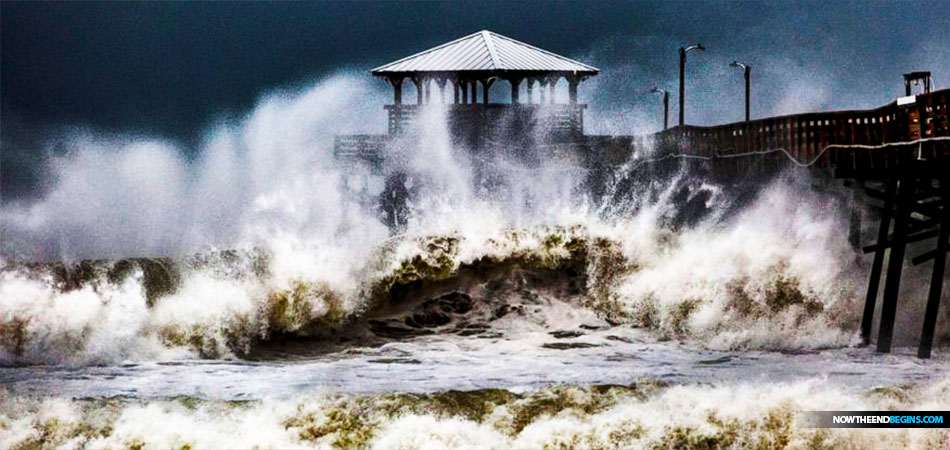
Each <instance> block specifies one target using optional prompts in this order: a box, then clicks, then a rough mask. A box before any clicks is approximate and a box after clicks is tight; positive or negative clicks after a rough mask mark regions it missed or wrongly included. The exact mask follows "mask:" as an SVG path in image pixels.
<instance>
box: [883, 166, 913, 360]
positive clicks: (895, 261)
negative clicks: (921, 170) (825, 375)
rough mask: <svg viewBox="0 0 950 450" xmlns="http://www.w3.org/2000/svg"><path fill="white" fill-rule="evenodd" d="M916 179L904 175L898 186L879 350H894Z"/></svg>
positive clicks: (887, 351)
mask: <svg viewBox="0 0 950 450" xmlns="http://www.w3.org/2000/svg"><path fill="white" fill-rule="evenodd" d="M915 183H916V178H915V177H914V176H913V175H905V176H903V177H901V180H900V185H899V186H898V192H897V210H896V211H895V213H894V238H893V244H892V246H891V253H890V255H889V258H888V260H887V280H885V284H884V299H883V303H882V304H881V326H880V328H879V329H878V332H877V351H878V353H890V352H891V340H892V339H893V337H894V318H895V315H896V313H897V296H898V294H899V293H900V287H901V286H900V285H901V271H902V269H903V268H904V249H905V248H906V243H905V242H904V237H905V235H906V234H907V222H909V221H910V213H911V210H912V206H911V203H912V202H913V201H914V187H915V186H914V184H915ZM885 239H886V236H885Z"/></svg>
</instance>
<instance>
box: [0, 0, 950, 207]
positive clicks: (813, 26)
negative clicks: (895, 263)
mask: <svg viewBox="0 0 950 450" xmlns="http://www.w3.org/2000/svg"><path fill="white" fill-rule="evenodd" d="M824 3H827V2H809V3H800V2H778V3H777V4H772V3H753V2H731V3H725V2H668V1H664V2H586V1H585V2H489V3H485V2H475V3H473V2H446V3H431V2H426V3H396V2H359V3H350V2H345V3H344V2H339V3H324V2H320V3H276V2H275V3H247V2H206V3H190V2H189V3H184V2H156V3H148V2H84V3H67V2H50V3H39V2H5V3H3V5H2V8H0V19H2V24H0V25H2V27H0V33H2V36H0V108H2V113H3V121H2V124H0V125H2V130H0V131H2V136H0V150H2V153H0V159H2V161H0V170H2V173H0V192H2V193H3V198H4V199H10V198H15V197H18V196H21V195H24V194H27V193H28V192H30V191H31V190H33V189H35V188H36V186H37V183H38V181H39V180H41V178H42V177H41V176H39V175H37V174H36V170H37V167H39V166H40V164H41V162H42V160H43V155H44V154H45V152H48V151H51V150H50V149H47V148H45V147H44V146H43V144H44V139H40V138H39V137H42V138H47V137H48V136H49V135H50V133H51V132H55V131H51V130H57V129H62V128H63V127H64V126H82V127H91V128H93V129H96V130H104V131H111V132H121V133H133V134H134V133H140V134H147V135H156V136H162V137H165V138H170V139H174V140H177V141H180V142H183V143H185V146H184V147H185V148H186V149H188V148H195V147H196V146H195V145H192V144H194V143H195V141H196V140H197V139H199V138H200V136H201V133H202V131H203V130H204V129H206V127H207V126H208V125H209V123H211V122H213V121H215V120H219V119H227V118H229V117H235V116H240V115H242V114H244V113H245V112H246V111H247V110H248V109H249V108H251V107H252V106H253V104H254V102H255V100H256V99H257V98H258V97H259V96H260V95H261V94H262V93H264V92H266V91H269V90H273V89H278V88H281V87H293V86H295V85H299V84H301V83H303V82H306V81H307V80H311V79H315V78H319V77H321V76H324V75H326V74H328V73H330V72H333V71H336V70H339V69H341V68H344V67H347V68H352V69H357V70H365V69H368V68H371V67H373V66H375V65H378V64H382V63H385V62H388V61H390V60H393V59H395V58H397V57H401V56H404V55H406V54H409V53H411V52H414V51H417V50H420V49H423V48H427V47H429V46H432V45H436V44H439V43H442V42H445V41H446V40H449V39H452V38H455V37H458V36H461V35H464V34H467V33H470V32H473V31H476V30H479V29H491V30H493V31H496V32H499V33H501V34H505V35H509V36H512V37H514V38H516V39H520V40H523V41H526V42H529V43H533V44H536V45H539V46H541V47H543V48H546V49H549V50H552V51H554V52H557V53H561V54H565V55H569V56H572V57H577V58H581V59H584V60H585V61H587V62H590V63H591V64H594V65H596V66H598V67H600V68H602V69H604V71H603V72H602V74H601V76H600V77H598V78H597V79H596V80H595V81H593V82H591V83H590V85H589V86H586V90H585V91H584V92H582V95H584V94H586V95H587V96H588V100H589V101H590V102H591V103H593V104H594V105H593V107H594V110H595V111H594V113H595V115H596V116H598V117H600V118H601V119H604V122H607V121H608V120H606V119H612V118H614V117H617V118H618V119H617V120H610V121H611V122H616V123H620V124H621V128H622V129H621V130H619V131H626V132H629V131H630V129H632V128H636V129H641V130H642V129H643V128H644V127H649V126H655V125H656V124H657V121H656V117H655V112H656V105H657V104H658V103H657V101H656V99H655V98H651V97H649V96H647V95H645V94H644V91H645V90H646V89H648V88H649V87H650V86H652V85H653V84H655V83H659V84H661V85H663V86H664V87H666V88H669V89H671V90H675V87H676V85H675V80H676V70H677V65H676V64H677V63H676V49H677V47H679V46H680V45H683V44H688V43H693V42H696V41H702V42H703V43H704V44H706V45H707V46H708V47H709V51H708V52H707V53H706V54H703V55H696V56H695V58H693V57H692V55H691V61H690V77H689V90H690V95H689V98H690V100H692V102H691V103H690V105H692V106H691V108H690V109H689V110H688V115H689V118H690V119H689V120H690V121H691V122H693V123H714V122H725V121H732V120H737V119H739V118H740V117H741V116H740V114H741V110H740V109H739V108H736V107H735V102H736V96H737V95H738V93H739V92H740V89H741V86H740V84H739V81H740V77H739V74H738V73H734V72H733V71H734V69H730V68H728V67H726V63H727V62H728V61H731V60H732V59H740V60H744V61H746V62H748V63H749V64H751V65H752V66H753V67H754V69H753V71H754V72H753V78H754V82H755V87H754V106H753V114H754V115H759V116H761V115H768V114H776V113H784V112H791V111H793V110H798V109H829V108H838V107H870V106H876V105H878V104H882V103H885V102H887V101H889V100H890V99H891V98H892V97H894V96H895V95H897V94H898V93H899V92H900V74H901V73H902V72H904V71H908V70H919V69H930V70H933V71H934V73H935V78H936V81H937V83H938V85H940V86H946V85H947V81H948V79H950V51H948V48H950V38H948V37H947V30H948V29H950V12H948V11H950V8H947V7H946V2H833V4H832V5H825V4H824ZM671 103H672V104H673V105H672V106H673V109H672V111H671V116H673V117H675V114H676V110H675V104H676V99H675V97H674V98H672V99H671ZM625 121H626V122H627V123H626V124H625V125H624V122H625ZM607 128H609V127H607ZM606 131H611V130H609V129H607V130H606ZM644 131H648V130H644ZM52 151H55V149H52Z"/></svg>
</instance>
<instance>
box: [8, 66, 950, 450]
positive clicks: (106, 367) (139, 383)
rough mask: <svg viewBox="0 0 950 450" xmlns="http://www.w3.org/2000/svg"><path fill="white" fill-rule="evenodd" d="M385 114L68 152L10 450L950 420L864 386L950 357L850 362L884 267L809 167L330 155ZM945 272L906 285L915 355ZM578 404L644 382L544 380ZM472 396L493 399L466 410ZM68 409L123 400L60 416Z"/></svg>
mask: <svg viewBox="0 0 950 450" xmlns="http://www.w3.org/2000/svg"><path fill="white" fill-rule="evenodd" d="M384 101H385V98H384V96H383V92H382V90H381V89H379V86H378V85H372V84H370V83H369V82H368V81H364V80H363V77H358V78H357V77H354V76H350V75H348V74H341V75H336V76H333V77H330V78H327V79H325V80H322V81H320V82H318V83H316V84H315V85H313V86H312V87H309V88H307V89H304V90H302V91H300V92H279V93H275V94H272V95H268V96H266V97H264V98H263V99H262V100H261V101H260V102H259V104H258V105H257V107H256V108H255V109H254V110H253V111H251V112H250V113H248V114H247V116H246V117H245V118H243V119H241V120H240V121H236V122H228V123H221V124H218V125H216V126H214V127H212V128H211V129H209V131H208V134H207V138H206V139H205V141H204V143H203V144H202V146H201V148H200V151H199V152H198V153H197V154H196V156H194V157H186V156H184V155H185V154H186V153H187V152H184V151H183V150H182V149H181V148H179V147H178V146H177V145H176V144H175V143H173V142H169V141H163V140H160V139H149V138H143V137H139V136H122V135H100V134H96V133H94V132H88V131H77V132H75V133H72V134H69V135H68V137H67V138H65V139H64V140H62V141H61V142H59V143H58V144H59V145H64V146H65V148H66V149H67V151H66V152H65V153H64V154H63V155H61V156H57V157H52V158H50V159H49V161H48V162H47V169H46V172H45V179H47V180H48V184H47V186H46V188H45V191H44V192H43V193H42V195H39V196H38V197H36V198H33V199H31V200H23V201H20V202H8V203H4V204H3V206H2V207H0V208H2V209H0V229H2V231H3V248H2V250H3V259H0V366H2V367H0V379H2V380H3V381H4V390H0V425H2V426H3V428H4V429H8V430H13V431H15V432H14V433H10V434H7V435H5V436H3V435H0V445H19V444H18V443H24V442H33V441H36V440H37V439H39V440H40V441H41V442H46V443H57V444H56V445H60V444H62V445H75V446H92V447H96V446H101V445H132V444H134V443H136V442H148V443H150V444H153V445H158V446H176V445H179V444H182V443H190V444H189V445H197V446H204V445H208V446H218V445H222V443H227V442H234V443H236V444H235V445H245V444H249V443H250V442H256V443H259V444H260V445H262V446H277V447H295V446H301V445H320V446H324V447H326V446H336V447H347V446H353V445H356V446H370V447H382V448H392V447H396V446H407V447H426V446H436V447H441V446H463V447H464V446H483V445H486V444H485V442H486V441H484V439H489V441H490V442H488V444H487V445H491V446H495V447H512V446H515V447H537V446H542V445H548V444H550V445H554V444H557V445H561V444H565V445H566V444H569V443H572V444H571V445H576V446H582V447H584V446H595V447H605V448H610V447H623V446H629V445H630V443H632V442H637V443H640V444H642V445H661V444H663V443H665V444H666V445H672V446H674V447H675V446H677V445H679V444H681V443H682V442H686V441H683V439H687V441H688V440H689V439H693V437H695V436H707V437H709V436H712V437H709V438H710V439H713V438H715V439H719V441H716V442H721V443H723V444H724V445H726V444H728V442H736V441H735V439H742V440H743V442H760V443H774V440H775V439H790V440H791V442H797V443H805V442H815V439H819V438H820V439H825V440H826V441H827V442H829V443H832V444H829V445H835V444H841V443H845V442H847V443H849V445H857V446H859V447H864V446H871V445H872V444H873V443H872V441H871V440H868V438H867V436H866V435H860V436H858V435H854V434H840V433H839V434H833V435H816V434H814V433H812V432H810V431H803V430H801V429H794V430H795V431H794V432H792V431H789V430H792V429H791V428H788V426H789V425H788V424H790V423H793V421H794V413H795V411H798V410H802V409H806V408H808V409H821V408H826V409H835V408H839V409H846V408H855V407H866V408H870V409H873V408H886V407H899V408H916V407H927V408H930V409H941V408H942V406H941V405H944V404H946V403H947V400H946V399H947V384H946V382H942V383H940V384H937V385H936V386H935V387H933V388H927V389H924V388H913V389H911V388H907V391H906V392H904V391H900V392H898V394H899V395H898V394H894V395H897V396H896V397H892V396H891V394H890V391H881V392H878V391H875V390H872V391H870V392H871V394H867V395H871V397H868V396H867V395H865V394H862V393H861V391H857V390H856V389H858V388H856V387H854V386H861V389H866V388H867V387H868V386H869V383H872V382H873V380H874V379H877V378H880V377H881V374H888V376H893V377H894V379H895V380H896V381H895V382H898V381H900V382H906V381H910V380H920V379H925V378H926V377H934V376H936V375H934V374H935V373H938V372H940V365H939V364H944V363H943V362H938V363H936V364H937V365H918V364H915V363H908V362H902V361H900V360H889V359H887V358H875V357H871V356H868V355H866V354H865V353H864V352H863V349H856V348H852V347H853V346H854V345H855V344H857V338H856V336H857V334H856V333H857V328H858V325H859V320H860V311H861V306H862V305H863V299H864V295H863V289H864V288H863V285H864V283H865V277H866V271H867V268H866V267H865V266H864V264H865V263H862V259H861V258H860V255H859V254H858V251H857V250H855V249H853V248H852V247H851V246H850V245H849V244H848V243H847V239H846V238H845V236H847V230H848V223H847V218H848V215H849V214H850V211H848V209H847V208H848V206H847V204H846V201H845V197H843V196H842V195H840V194H838V193H836V192H834V191H833V190H830V191H829V190H822V189H815V188H814V184H815V180H814V179H813V178H812V176H811V175H810V174H809V173H807V172H800V171H789V172H787V173H785V174H783V175H782V176H780V177H778V178H776V179H775V180H772V181H771V182H769V183H767V184H766V185H764V186H759V187H756V188H754V189H752V188H751V187H742V186H740V187H736V185H721V184H717V183H715V182H712V181H710V180H708V179H705V178H703V177H702V176H700V175H698V174H696V173H693V172H691V171H690V170H689V169H688V168H686V167H685V166H684V168H682V169H681V170H679V171H678V172H676V173H673V174H672V175H671V176H664V177H658V178H655V179H651V178H649V177H652V176H653V174H654V172H652V171H649V170H645V169H643V168H644V167H645V166H643V164H642V162H643V161H642V160H637V161H631V162H630V163H628V164H626V165H624V166H620V167H617V168H615V169H612V171H611V172H609V173H608V174H607V175H606V179H605V180H601V181H603V189H601V190H600V191H598V192H594V191H595V189H592V184H593V183H594V180H593V179H592V177H593V175H592V171H591V170H590V169H589V168H588V167H585V165H584V164H583V163H582V162H581V161H580V160H579V159H578V158H573V157H571V156H570V155H565V154H563V153H561V152H558V151H557V149H554V148H548V147H539V148H531V149H527V150H525V149H520V151H522V152H524V151H527V152H529V153H532V154H530V155H521V156H520V157H513V156H512V153H514V152H515V149H508V148H505V147H496V148H492V149H489V150H486V151H485V152H476V151H473V150H472V149H469V148H466V147H465V146H464V145H462V144H459V143H457V142H453V140H452V139H451V136H450V134H449V131H448V127H447V125H446V120H445V110H444V109H443V108H441V107H440V106H438V105H433V107H432V108H429V109H427V110H426V111H424V112H423V113H422V114H421V115H420V117H419V118H418V122H417V125H416V126H417V128H416V130H415V133H413V134H411V135H410V136H408V137H405V138H402V139H399V140H397V141H394V142H393V145H392V146H391V148H390V152H389V153H388V154H387V155H385V160H384V162H383V163H382V165H381V166H380V167H376V168H374V167H373V166H372V164H367V163H364V162H360V161H356V160H346V159H338V158H336V157H334V156H333V137H334V136H335V135H338V134H346V133H353V132H365V131H373V130H374V129H373V126H374V125H373V124H379V123H384V119H385V118H384V117H383V114H382V113H381V112H380V111H379V110H378V109H379V108H378V105H380V104H382V103H383V102H384ZM354 107H356V109H355V110H354V109H353V108H354ZM604 127H608V125H605V124H602V126H601V128H604ZM525 156H527V157H525ZM648 156H649V155H636V157H638V158H643V157H648ZM526 161H531V162H526ZM631 186H636V187H633V188H632V187H631ZM744 189H751V190H749V191H746V190H744ZM397 197H398V200H399V201H393V202H387V201H386V200H387V199H397ZM394 204H395V205H396V206H393V205H394ZM867 222H868V221H866V223H867ZM139 257H145V259H127V258H139ZM159 257H168V258H159ZM84 259H105V260H106V261H96V262H91V263H89V262H87V263H79V261H80V260H84ZM57 260H65V261H67V262H68V263H67V264H66V265H61V264H58V263H56V262H55V261H57ZM31 261H40V262H47V264H45V265H44V264H32V263H30V262H31ZM83 264H85V265H83ZM923 278H924V277H923V276H922V275H921V274H920V273H917V272H915V271H913V270H911V271H909V273H908V274H907V279H908V280H914V281H913V282H912V284H911V286H910V287H909V288H908V289H905V290H904V291H902V304H901V307H900V311H901V312H900V314H899V316H898V323H899V324H901V326H899V327H898V330H897V342H898V343H899V344H901V345H907V344H911V343H914V342H915V339H916V337H917V336H916V333H917V331H918V329H919V328H918V325H917V324H919V323H920V320H921V319H920V316H921V310H922V307H921V304H922V302H923V299H924V298H925V296H924V295H923V293H922V291H923V289H924V286H926V284H925V283H924V282H923V281H921V280H922V279H923ZM77 280H78V281H77ZM947 323H948V322H944V323H942V324H941V325H940V326H939V327H938V343H939V342H942V340H945V339H946V336H947V335H948V333H950V329H948V325H947ZM828 349H832V350H828ZM786 352H787V353H790V354H785V353H786ZM939 352H940V349H939V348H938V356H939ZM247 359H250V360H252V361H253V362H247V361H245V360H247ZM697 360H698V361H699V362H696V361H697ZM60 365H65V367H66V369H64V368H62V367H60ZM381 365H382V366H381ZM386 365H389V366H386ZM787 365H793V366H794V367H795V368H796V369H795V370H789V369H788V368H787V367H786V366H787ZM381 367H382V368H381ZM386 367H390V368H392V369H385V368H386ZM403 367H405V369H403ZM515 367H517V368H519V369H518V370H513V368H515ZM522 367H524V368H525V369H521V368H522ZM530 367H534V369H536V370H535V371H531V370H529V369H528V368H530ZM73 371H79V372H80V373H81V376H79V377H78V378H77V377H76V376H73V375H72V374H73ZM357 373H358V374H359V377H358V378H357V377H356V375H355V374H357ZM749 373H756V374H757V375H756V376H752V375H749ZM819 373H820V374H823V375H821V377H823V378H822V379H818V380H804V381H803V378H808V377H812V376H815V374H819ZM875 377H877V378H875ZM652 378H656V379H658V380H660V381H658V383H659V384H658V385H653V384H650V383H653V382H651V381H649V380H650V379H652ZM77 380H79V381H77ZM181 380H187V382H183V381H181ZM641 380H647V381H644V382H643V383H646V384H643V385H639V384H637V383H639V382H640V381H641ZM772 380H788V381H787V383H785V384H774V382H773V381H772ZM868 380H871V381H868ZM557 382H561V383H576V384H580V385H586V384H615V383H634V384H633V385H630V386H628V387H609V388H603V387H593V388H583V387H576V388H575V387H553V388H551V387H544V386H548V385H549V384H551V383H557ZM680 382H682V383H685V384H684V385H682V386H677V385H673V386H668V385H667V384H666V383H680ZM696 382H698V383H700V384H709V383H712V384H713V385H711V386H706V385H703V386H700V385H694V384H691V383H696ZM735 383H739V384H738V385H736V384H735ZM720 384H721V385H720ZM326 386H337V387H338V388H339V389H340V391H341V393H340V394H335V393H333V392H332V389H329V388H327V387H326ZM650 386H652V387H650ZM317 387H319V389H321V390H318V391H316V392H311V391H308V389H312V388H317ZM496 387H497V388H500V389H501V391H499V390H493V388H496ZM473 388H482V389H485V388H488V389H486V390H485V391H472V393H468V394H464V393H463V394H459V393H458V392H457V391H452V389H473ZM6 389H10V390H11V391H12V393H8V392H7V391H6ZM322 389H329V392H324V391H323V390H322ZM392 389H395V390H396V391H406V392H422V393H427V394H424V395H423V394H408V393H407V394H405V395H403V394H399V393H393V394H386V393H385V392H387V391H388V390H392ZM605 389H606V390H605ZM901 389H903V388H901ZM432 391H445V393H443V394H438V393H436V394H428V393H429V392H432ZM380 392H383V393H380ZM499 392H503V393H499ZM513 392H517V393H513ZM882 392H883V393H882ZM49 393H62V397H70V396H71V397H75V398H100V397H101V398H111V399H112V400H107V401H105V403H86V402H84V401H81V400H69V399H67V398H56V397H57V395H58V394H57V395H53V396H47V397H46V398H42V397H39V398H34V397H36V396H42V395H46V394H49ZM364 393H365V394H364ZM21 395H22V396H21ZM179 395H184V396H186V397H185V398H186V400H185V404H184V406H182V405H180V404H178V403H177V401H176V400H167V399H166V400H162V399H163V398H165V397H169V396H179ZM355 395H364V396H363V397H356V396H355ZM420 395H422V396H420ZM440 395H444V396H450V397H451V396H454V395H467V396H471V397H472V398H475V400H472V399H471V398H469V397H465V398H466V399H467V400H465V401H466V402H468V401H475V402H476V403H474V404H476V405H480V404H481V403H477V402H480V401H483V400H481V399H482V396H484V398H485V400H484V402H487V403H485V404H484V405H483V407H481V406H480V407H478V408H479V409H476V411H481V412H477V413H472V412H471V411H468V410H459V411H456V410H454V409H444V408H446V407H445V404H447V403H445V402H449V403H448V404H453V405H461V404H466V405H467V404H469V403H464V402H462V403H459V402H458V401H457V400H454V399H450V400H445V399H443V398H442V397H439V396H440ZM27 396H33V397H29V398H28V397H27ZM116 396H122V397H123V398H128V400H115V398H117V397H116ZM190 396H194V399H192V397H190ZM498 396H501V397H498ZM156 397H158V399H156ZM137 398H138V399H137ZM189 399H190V400H189ZM195 399H210V400H207V401H206V400H200V402H199V403H197V404H194V402H195V401H198V400H195ZM245 399H252V403H250V404H249V405H248V406H246V407H240V408H235V407H234V405H235V404H236V403H228V402H231V401H234V400H240V401H243V400H245ZM726 399H730V400H726ZM225 400H226V401H227V402H225ZM189 402H191V403H189ZM453 402H454V403H453ZM539 404H540V405H548V406H544V407H543V408H542V409H541V410H538V409H537V408H539V406H537V405H539ZM551 405H554V406H551ZM750 408H751V409H750ZM749 411H753V412H749ZM397 412H398V413H397ZM766 416H767V417H769V418H770V419H769V420H768V421H766V420H764V419H760V418H761V417H766ZM658 417H659V419H658ZM355 418H359V419H355ZM341 421H342V422H341ZM159 423H161V424H170V425H167V426H165V428H161V427H160V428H155V427H152V426H151V425H149V426H148V427H146V428H143V426H144V425H143V424H159ZM176 424H177V425H176ZM185 424H189V425H187V426H186V425H185ZM191 424H198V426H196V427H193V426H191ZM185 429H187V430H191V431H188V432H183V431H180V430H185ZM247 429H254V430H257V431H256V432H255V433H254V434H253V436H252V435H247V434H241V433H243V431H235V430H247ZM433 429H438V430H440V431H439V432H438V433H432V432H430V431H427V430H433ZM42 430H46V431H42ZM684 433H685V434H684ZM485 436H487V438H486V437H485ZM691 436H693V437H691ZM737 436H738V437H737ZM777 436H778V437H777ZM783 436H784V437H783ZM816 436H818V437H816ZM476 437H477V438H476ZM878 438H879V439H884V440H886V441H887V442H902V443H908V442H910V445H913V446H927V445H929V443H933V442H938V441H939V440H940V439H944V438H945V435H944V434H940V433H936V432H935V433H930V434H910V435H908V434H902V433H896V432H894V433H881V434H879V435H877V438H875V439H878ZM697 439H698V438H697ZM729 439H732V440H733V441H730V440H729ZM873 442H878V441H873ZM803 445H804V444H803Z"/></svg>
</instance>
